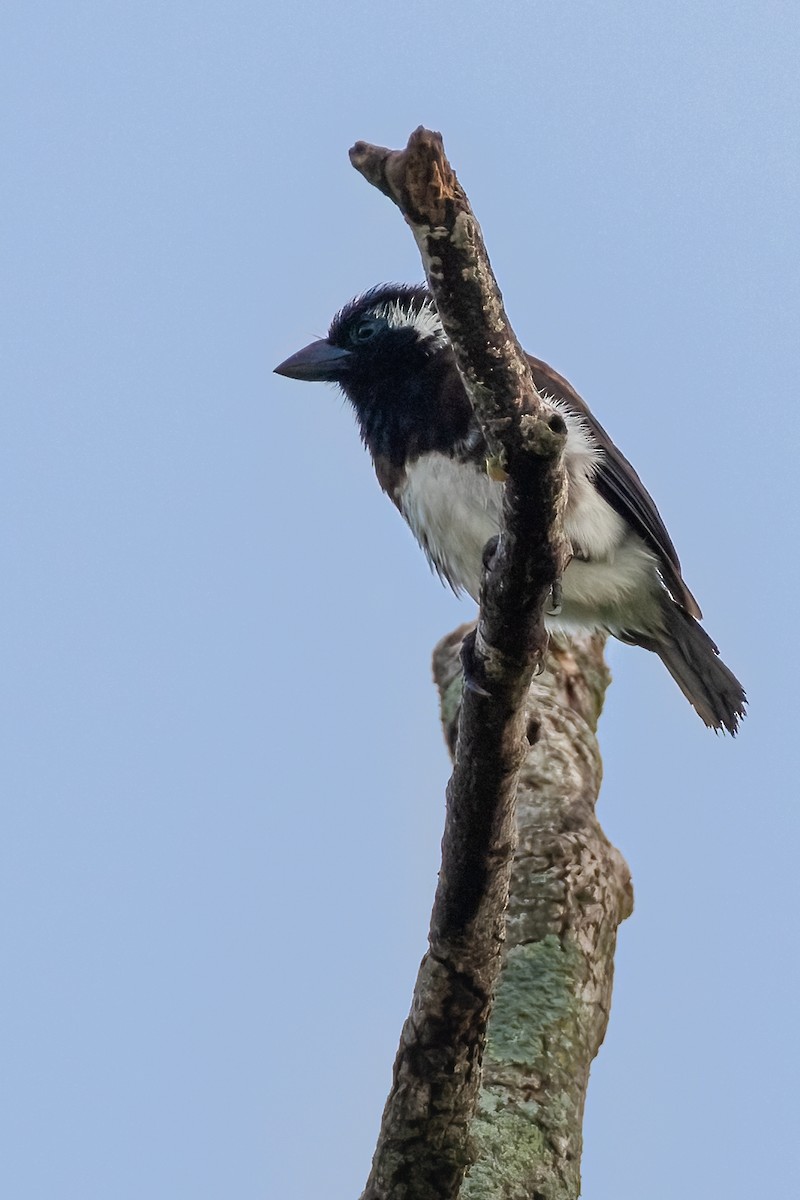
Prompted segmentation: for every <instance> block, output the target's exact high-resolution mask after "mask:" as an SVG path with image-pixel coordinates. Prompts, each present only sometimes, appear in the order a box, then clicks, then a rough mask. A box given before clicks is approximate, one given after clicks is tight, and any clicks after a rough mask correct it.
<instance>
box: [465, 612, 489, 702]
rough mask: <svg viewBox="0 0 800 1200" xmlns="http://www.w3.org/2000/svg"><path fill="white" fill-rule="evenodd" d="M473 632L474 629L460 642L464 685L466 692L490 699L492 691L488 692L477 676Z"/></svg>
mask: <svg viewBox="0 0 800 1200" xmlns="http://www.w3.org/2000/svg"><path fill="white" fill-rule="evenodd" d="M475 633H476V631H475V630H474V629H473V630H472V631H471V632H470V633H468V634H467V636H466V637H465V638H464V640H463V642H462V643H461V669H462V671H463V673H464V687H465V688H466V690H467V691H468V692H474V693H475V695H476V696H484V697H485V698H486V699H487V700H488V699H491V695H492V693H491V692H488V691H487V690H486V688H485V687H484V686H483V684H482V683H481V682H480V681H479V680H478V678H477V672H476V668H477V663H476V660H475Z"/></svg>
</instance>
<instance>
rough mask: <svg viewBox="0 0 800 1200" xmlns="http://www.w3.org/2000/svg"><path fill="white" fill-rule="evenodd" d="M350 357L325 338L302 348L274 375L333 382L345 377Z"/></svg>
mask: <svg viewBox="0 0 800 1200" xmlns="http://www.w3.org/2000/svg"><path fill="white" fill-rule="evenodd" d="M351 358H352V355H351V353H350V351H349V350H340V349H339V347H338V346H332V345H331V343H330V342H329V341H326V340H325V338H320V340H319V341H318V342H311V343H310V345H308V346H304V347H303V349H302V350H298V351H297V354H293V355H292V356H291V358H287V359H286V362H282V363H281V364H280V366H279V367H276V368H275V374H276V375H285V376H286V378H287V379H313V380H325V381H327V382H329V383H332V382H335V380H337V379H340V378H341V377H342V375H345V374H346V373H347V371H348V370H349V368H350V359H351Z"/></svg>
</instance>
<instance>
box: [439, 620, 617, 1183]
mask: <svg viewBox="0 0 800 1200" xmlns="http://www.w3.org/2000/svg"><path fill="white" fill-rule="evenodd" d="M464 632H465V631H464V630H463V629H461V630H456V631H455V633H453V634H450V635H449V636H448V637H446V638H444V640H443V641H442V642H440V644H439V645H438V646H437V648H436V650H435V651H434V657H433V665H434V677H435V679H436V683H437V686H438V688H439V693H440V696H441V703H442V723H443V726H444V731H445V737H446V739H447V741H448V744H449V745H450V747H451V749H452V747H453V745H454V737H455V731H456V725H457V721H458V707H459V701H460V695H461V669H460V659H459V646H460V641H461V637H462V636H463V634H464ZM608 682H609V673H608V670H607V668H606V665H605V661H604V659H603V639H602V638H601V637H599V636H594V637H588V636H583V637H575V638H573V639H570V640H567V639H561V638H559V639H556V638H552V639H551V643H550V650H549V653H548V657H547V664H546V667H545V670H544V672H543V673H542V674H541V675H539V676H537V677H536V679H535V680H534V682H533V685H532V687H531V693H530V699H529V702H528V719H529V722H530V721H533V722H535V723H536V726H535V727H534V728H531V727H530V725H529V727H528V740H529V742H531V743H533V744H532V745H531V746H530V749H529V750H528V752H527V754H526V758H525V763H524V765H523V767H522V771H521V774H520V782H519V786H518V789H517V831H518V844H517V849H516V853H515V856H514V862H513V867H512V877H511V888H510V897H509V906H508V912H507V918H506V944H505V951H504V955H503V965H502V968H501V974H500V979H499V983H498V985H497V988H496V991H495V1000H494V1007H493V1009H492V1014H491V1017H490V1021H489V1031H488V1041H487V1045H486V1049H485V1052H484V1058H483V1086H482V1088H481V1092H480V1097H479V1102H478V1112H477V1115H476V1117H475V1119H474V1121H473V1123H472V1127H471V1133H472V1137H473V1143H474V1145H473V1153H474V1154H475V1155H476V1160H475V1163H474V1165H473V1166H472V1168H471V1170H470V1172H469V1175H468V1176H467V1178H466V1180H465V1181H464V1184H463V1186H462V1189H461V1192H460V1196H461V1197H463V1198H464V1200H489V1198H490V1197H491V1200H573V1198H574V1197H577V1196H578V1195H579V1194H580V1160H581V1146H582V1122H583V1106H584V1101H585V1097H586V1087H587V1083H588V1079H589V1068H590V1066H591V1063H592V1059H593V1058H594V1056H595V1055H596V1053H597V1051H598V1048H599V1046H600V1044H601V1042H602V1040H603V1037H604V1035H605V1031H606V1026H607V1024H608V1016H609V1009H610V1004H611V986H612V981H613V975H614V948H615V943H616V934H617V926H618V924H619V923H620V921H622V920H624V919H625V917H627V916H628V915H629V914H630V912H631V909H632V904H633V894H632V889H631V883H630V875H629V872H628V868H627V865H626V863H625V861H624V859H623V858H622V856H621V854H620V853H619V851H617V850H616V849H615V848H614V847H613V846H612V845H611V844H610V843H609V842H608V840H607V838H606V837H605V835H604V833H603V831H602V829H601V828H600V825H599V823H598V821H597V817H596V815H595V804H596V801H597V795H598V791H599V788H600V781H601V776H602V764H601V760H600V753H599V749H598V745H597V740H596V737H595V730H596V726H597V719H598V717H599V715H600V710H601V708H602V705H603V697H604V695H605V690H606V687H607V685H608Z"/></svg>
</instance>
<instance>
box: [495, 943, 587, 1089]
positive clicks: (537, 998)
mask: <svg viewBox="0 0 800 1200" xmlns="http://www.w3.org/2000/svg"><path fill="white" fill-rule="evenodd" d="M579 961H580V951H579V950H577V948H576V947H574V946H573V945H571V944H570V943H569V942H567V943H566V945H565V944H563V943H562V942H561V940H560V939H559V938H558V937H556V935H555V934H548V935H547V937H545V938H543V939H542V941H541V942H533V943H529V944H526V945H522V946H512V947H511V949H510V950H509V951H508V955H507V957H506V961H505V965H504V968H503V975H502V980H501V984H500V987H499V988H498V990H497V995H496V997H495V1002H494V1009H493V1011H492V1019H491V1023H490V1025H489V1040H488V1045H487V1056H488V1057H489V1058H491V1059H493V1060H494V1061H496V1062H509V1063H518V1064H520V1065H527V1066H534V1065H535V1063H536V1062H537V1060H538V1059H540V1058H541V1056H542V1055H543V1054H544V1051H545V1044H544V1043H545V1039H546V1038H547V1034H548V1030H549V1028H550V1027H551V1026H552V1025H554V1024H556V1023H558V1022H561V1021H562V1020H563V1018H564V1017H567V1016H569V1014H570V1012H571V1009H572V1008H574V1007H576V1006H577V1000H576V999H575V994H574V978H575V970H576V967H578V965H579Z"/></svg>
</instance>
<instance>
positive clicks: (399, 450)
mask: <svg viewBox="0 0 800 1200" xmlns="http://www.w3.org/2000/svg"><path fill="white" fill-rule="evenodd" d="M526 358H527V361H528V363H529V365H530V369H531V374H532V376H533V382H534V384H535V386H536V388H537V390H538V391H539V393H540V395H541V396H542V397H543V399H544V401H545V403H546V404H547V405H548V406H549V407H550V408H551V409H553V410H555V411H556V412H557V413H559V414H560V415H561V417H562V418H563V421H564V424H565V425H566V430H567V433H566V441H565V449H564V467H565V474H566V487H567V499H566V509H565V513H564V533H565V536H566V538H567V541H568V543H569V549H570V550H571V554H572V557H571V559H570V561H569V563H568V565H567V567H566V569H565V571H564V574H563V579H562V581H561V598H560V607H559V610H558V611H554V612H552V613H549V614H546V616H545V623H546V625H547V626H548V627H549V628H553V629H561V630H565V631H567V632H570V631H575V630H592V631H596V630H602V631H604V632H606V633H609V634H611V635H613V636H614V637H616V638H618V639H619V640H620V641H622V642H625V643H628V644H630V645H634V646H641V647H644V648H645V649H647V650H650V651H653V652H654V653H655V654H657V655H658V656H659V658H660V659H661V661H662V662H663V664H664V666H665V667H666V668H667V670H668V671H669V673H670V674H671V675H672V677H673V679H674V680H675V682H676V683H677V685H678V687H679V688H680V689H681V691H682V692H683V694H684V695H685V697H686V698H687V700H688V701H689V703H690V704H691V705H692V706H693V707H694V709H695V710H696V712H697V713H698V714H699V716H700V717H701V719H702V720H703V721H704V722H705V724H706V725H707V726H709V727H710V728H712V729H714V730H717V731H727V732H728V733H730V734H732V735H735V733H736V731H737V729H738V726H739V722H740V720H741V719H742V718H743V717H744V715H745V705H746V696H745V692H744V689H743V687H742V685H741V683H739V681H738V679H737V678H736V676H735V675H734V674H733V672H732V671H731V670H730V669H729V668H728V667H727V666H726V665H725V663H724V662H723V661H722V659H721V658H720V656H719V650H718V648H717V646H716V645H715V643H714V642H713V641H712V640H711V638H710V637H709V635H708V634H707V633H706V631H705V630H704V629H703V627H702V626H701V624H700V619H701V617H702V613H701V611H700V606H699V605H698V603H697V601H696V600H695V598H694V596H693V595H692V593H691V592H690V591H689V588H688V587H687V585H686V583H685V582H684V579H683V575H682V573H681V565H680V561H679V559H678V555H677V552H676V550H675V547H674V545H673V543H672V540H671V538H670V536H669V534H668V533H667V530H666V527H665V525H664V522H663V521H662V519H661V517H660V515H659V512H658V509H657V508H656V506H655V503H654V502H653V500H652V499H651V497H650V494H649V493H648V491H647V490H646V488H645V486H644V484H643V483H642V481H641V480H640V478H639V476H638V475H637V473H636V471H635V470H634V469H633V467H632V466H631V464H630V463H629V462H628V460H627V459H626V458H625V457H624V455H623V454H622V452H621V451H620V450H619V449H618V448H617V446H616V445H615V444H614V442H613V441H612V440H611V438H610V437H609V435H608V434H607V433H606V431H605V429H604V428H603V427H602V425H600V423H599V422H598V421H597V419H596V418H595V417H594V416H593V414H592V413H591V411H590V409H589V407H588V406H587V404H586V403H585V401H584V400H582V399H581V397H580V396H579V395H578V393H577V392H576V391H575V389H574V388H573V387H572V386H571V384H569V383H568V382H567V380H566V379H565V378H564V377H563V376H562V375H559V374H558V372H557V371H555V370H553V368H552V367H550V366H548V365H547V363H545V362H543V361H542V360H541V359H538V358H534V357H532V356H531V355H526ZM275 371H276V373H277V374H278V375H282V376H285V377H288V378H289V379H299V380H307V381H324V382H329V383H335V384H338V386H339V387H340V388H341V390H342V391H343V393H344V395H345V397H346V399H347V400H348V401H349V402H350V404H351V405H352V408H353V410H354V412H355V416H356V420H357V423H358V426H359V430H360V433H361V438H362V441H363V442H364V444H365V446H366V448H367V450H368V451H369V454H370V456H371V458H372V462H373V465H374V468H375V473H376V475H377V478H378V482H379V484H380V486H381V488H382V489H383V491H384V492H385V493H386V494H387V495H388V497H389V499H390V500H391V501H392V502H393V503H394V505H395V507H396V508H397V509H398V510H399V512H400V514H401V515H402V516H403V518H404V519H405V521H406V522H407V524H408V525H409V527H410V528H411V531H412V533H413V534H414V536H415V538H416V540H417V541H418V542H419V544H420V546H421V547H422V550H423V551H424V553H425V555H426V557H427V559H428V561H429V563H430V565H431V566H432V568H433V569H434V570H435V571H436V572H437V573H438V575H439V576H440V577H441V578H442V579H443V580H444V581H445V582H446V583H448V584H449V585H450V586H451V587H452V588H453V590H454V591H456V592H457V593H458V592H466V593H467V594H468V595H470V596H471V597H472V598H473V600H475V601H476V602H478V596H479V588H480V580H481V573H482V570H483V563H484V549H485V547H486V545H487V543H488V542H489V541H490V540H491V539H492V538H493V537H496V536H497V535H498V534H499V533H500V530H501V527H502V493H503V487H504V483H503V481H502V479H501V478H497V477H496V476H498V474H500V473H499V472H497V471H496V470H495V471H489V470H487V464H488V463H489V462H490V460H491V455H490V452H489V448H488V446H487V443H486V440H485V437H484V435H483V432H482V429H481V426H480V424H479V422H478V420H477V418H476V417H475V414H474V412H473V409H472V405H471V403H470V400H469V396H468V395H467V391H466V388H465V387H464V384H463V382H462V379H461V376H460V374H459V371H458V367H457V365H456V358H455V354H454V351H453V348H452V346H451V344H450V342H449V340H448V338H447V335H446V333H445V331H444V328H443V326H442V322H441V319H440V317H439V314H438V311H437V309H436V305H435V302H434V300H433V297H432V295H431V293H430V291H429V290H428V289H427V287H425V286H424V285H416V284H389V283H387V284H380V285H378V286H377V287H374V288H372V289H370V290H369V291H367V292H364V293H362V294H361V295H359V296H357V297H355V299H353V300H351V301H349V303H347V304H346V305H345V306H344V307H343V308H342V309H341V310H340V311H339V312H338V313H337V314H336V315H335V317H334V318H333V321H332V322H331V325H330V328H329V330H328V336H327V337H325V338H319V339H317V340H316V341H313V342H311V343H310V344H309V345H308V346H305V347H304V348H303V349H302V350H299V351H298V352H297V353H296V354H293V355H291V357H289V358H287V359H286V360H285V361H284V362H282V363H280V365H279V366H277V367H276V368H275ZM493 476H495V477H493Z"/></svg>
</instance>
